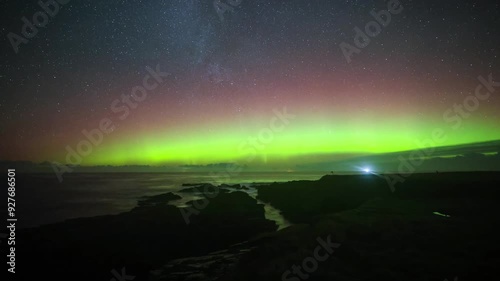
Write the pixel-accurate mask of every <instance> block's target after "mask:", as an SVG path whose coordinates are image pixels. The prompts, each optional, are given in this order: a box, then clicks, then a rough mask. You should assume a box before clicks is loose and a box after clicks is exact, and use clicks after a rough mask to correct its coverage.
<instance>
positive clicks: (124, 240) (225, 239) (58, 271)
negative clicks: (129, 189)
mask: <svg viewBox="0 0 500 281" xmlns="http://www.w3.org/2000/svg"><path fill="white" fill-rule="evenodd" d="M175 198H176V197H175V196H172V194H164V195H160V196H156V197H151V198H148V199H146V200H142V201H141V202H142V203H140V205H141V206H140V207H138V208H135V209H134V210H132V211H130V212H126V213H122V214H119V215H109V216H100V217H93V218H82V219H73V220H68V221H66V222H62V223H57V224H52V225H46V226H42V227H39V228H34V229H26V230H23V231H19V233H18V241H23V243H19V244H20V245H19V246H18V249H19V253H18V256H19V257H20V258H19V259H18V264H23V268H24V270H20V271H19V272H20V274H21V275H23V277H24V278H33V277H37V276H38V277H41V276H47V277H49V276H50V278H52V280H96V281H97V280H106V281H109V280H111V279H112V278H115V276H114V275H113V272H112V271H113V270H116V272H118V273H120V274H121V272H122V268H126V273H127V275H133V276H135V279H134V280H148V279H147V278H148V276H149V272H150V271H151V270H154V269H155V268H158V267H161V266H163V265H164V264H165V263H166V262H168V261H169V260H172V259H178V258H182V257H189V256H197V255H204V254H207V253H209V252H212V251H216V250H221V249H225V248H227V247H229V246H230V245H233V244H235V243H239V242H242V241H245V240H248V239H250V238H252V237H254V236H257V235H259V234H261V233H265V232H272V231H275V230H276V228H277V227H276V225H275V224H274V222H271V221H268V220H266V219H265V218H264V209H263V206H262V205H258V204H257V203H256V201H255V200H253V199H252V198H250V197H249V196H248V195H246V194H244V193H241V192H236V193H231V194H220V195H219V196H217V197H215V198H213V199H210V202H209V204H208V205H207V206H206V207H205V208H204V209H201V210H199V214H198V215H193V216H191V220H190V223H189V224H186V222H185V220H184V218H183V216H182V215H181V212H180V210H179V209H178V208H176V207H174V206H170V205H167V204H165V202H166V201H168V200H172V199H175ZM26 280H28V279H26Z"/></svg>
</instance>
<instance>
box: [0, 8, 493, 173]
mask: <svg viewBox="0 0 500 281" xmlns="http://www.w3.org/2000/svg"><path fill="white" fill-rule="evenodd" d="M21 2H22V3H21ZM234 2H236V3H238V1H234ZM240 2H241V3H240V4H239V5H235V7H232V9H233V10H234V12H230V11H226V12H224V13H223V14H222V16H221V17H220V16H219V15H218V13H217V11H216V9H215V7H214V2H213V1H212V0H173V1H167V0H162V1H159V0H150V1H116V0H111V1H77V0H73V1H69V2H68V3H67V4H64V5H59V6H60V7H59V11H58V12H57V13H55V15H54V16H53V17H49V20H48V22H47V24H46V25H45V26H44V27H39V28H38V33H37V34H36V35H35V36H33V38H29V39H26V41H27V42H26V43H20V44H19V46H18V50H17V53H16V51H15V50H14V49H15V48H14V47H13V46H12V44H11V43H10V41H9V36H8V34H9V33H10V32H12V33H15V34H16V35H17V36H21V35H22V34H21V29H22V27H23V21H22V20H21V18H22V17H26V18H28V19H29V20H30V21H31V20H32V18H33V14H34V13H35V12H37V11H43V10H42V8H41V7H40V6H39V5H38V4H37V1H9V3H4V2H2V4H0V7H1V10H2V25H1V31H2V38H3V41H2V45H1V48H2V49H1V65H0V85H1V95H0V115H1V120H2V122H1V123H0V135H1V140H2V141H1V146H0V159H4V160H29V161H35V162H41V161H58V162H60V163H67V160H66V155H67V153H68V152H67V146H69V147H71V148H72V149H75V150H77V146H78V144H79V142H81V141H82V140H86V139H87V138H86V137H85V136H84V135H83V134H82V130H87V131H91V130H93V129H96V128H99V127H100V123H101V120H103V119H105V120H110V121H111V124H107V126H105V127H107V128H108V129H109V131H108V132H106V133H103V138H102V141H101V142H99V144H98V145H93V146H92V148H91V150H92V151H91V152H90V153H88V155H83V156H82V157H81V158H82V162H81V164H82V165H125V164H146V165H159V164H175V165H203V164H209V163H218V162H237V161H242V160H245V161H249V160H251V161H253V162H252V163H253V164H254V165H265V164H268V165H274V164H276V165H277V164H281V165H285V166H286V165H290V166H293V165H295V164H297V163H302V162H308V161H309V162H310V161H317V160H320V159H321V160H324V159H325V158H328V157H330V158H332V157H333V158H334V157H346V155H363V154H372V153H386V152H397V151H404V150H410V149H415V148H418V142H419V141H421V140H424V139H427V138H430V137H431V136H432V134H433V130H434V129H435V128H442V129H443V130H444V131H445V134H446V139H445V140H443V141H442V142H440V143H436V145H439V146H449V145H455V144H468V143H476V142H483V141H490V140H498V139H500V111H499V110H498V109H499V108H500V97H499V94H500V88H499V87H496V91H494V92H492V93H491V95H490V96H489V97H488V98H485V99H482V100H479V99H476V100H478V101H479V103H478V104H477V105H474V104H473V105H474V106H473V107H474V109H473V110H471V111H467V110H466V109H465V110H466V113H467V114H466V116H465V115H463V116H462V117H460V119H458V118H459V117H457V116H459V115H457V114H456V113H455V111H453V112H448V113H447V114H445V113H446V112H447V110H454V105H455V104H457V105H461V104H463V103H464V100H466V99H467V97H470V96H471V95H474V91H475V89H476V87H478V85H481V82H480V80H478V77H479V76H482V77H483V78H485V79H486V80H487V79H488V76H489V75H490V74H491V75H492V77H493V78H492V79H493V80H494V81H500V71H499V70H500V65H499V59H500V51H499V46H500V36H499V34H498V28H499V27H500V18H499V15H500V3H499V2H493V1H490V2H489V3H488V2H486V1H461V0H459V1H408V0H407V1H404V0H402V1H401V6H402V7H403V8H402V11H400V12H399V13H398V14H392V16H391V21H390V22H389V23H388V24H387V26H385V27H381V32H380V34H378V35H376V36H374V37H371V38H370V42H369V44H368V45H367V46H366V47H364V48H359V50H360V52H359V53H355V54H353V55H352V56H351V62H350V63H348V61H347V60H346V57H345V56H344V54H343V52H342V49H341V48H340V45H341V44H342V42H345V43H348V44H350V45H352V46H356V45H355V43H354V37H355V31H354V28H355V27H359V28H361V29H363V30H364V28H365V25H366V24H367V23H369V22H370V21H373V20H374V18H373V16H372V15H371V14H370V12H371V11H372V10H375V11H377V12H378V11H380V10H387V9H388V4H387V3H388V1H381V0H378V1H367V0H351V1H345V0H338V1H332V0H330V1H319V0H307V1H306V0H287V1H279V0H273V1H261V0H252V1H250V0H242V1H240ZM221 3H228V2H226V1H225V0H222V1H221ZM228 5H229V4H228ZM156 68H159V70H160V72H163V74H162V75H163V76H161V77H160V78H159V79H158V80H156V79H154V78H152V79H149V80H148V81H149V82H150V83H151V84H158V85H157V87H155V89H152V90H147V96H145V97H144V100H142V101H140V102H134V103H133V105H129V104H127V103H125V102H124V101H123V99H124V98H126V99H128V100H130V98H131V96H130V95H131V92H132V90H133V89H137V87H138V86H143V80H144V78H145V77H146V76H147V75H150V76H151V74H150V73H151V71H152V69H156ZM148 69H149V70H148ZM165 73H168V75H167V74H165ZM160 80H161V83H157V82H158V81H160ZM494 88H495V87H493V89H494ZM481 93H482V94H483V95H486V93H488V90H487V87H486V86H484V87H483V88H482V89H481ZM469 100H473V99H469ZM115 101H116V102H115ZM113 104H114V106H113ZM123 106H127V108H128V109H127V110H125V109H124V108H123ZM113 107H115V108H114V109H113ZM119 108H121V109H119ZM285 108H286V111H287V112H288V114H290V115H293V118H292V117H291V118H290V119H286V121H285V122H284V121H283V120H281V119H280V118H279V117H277V115H276V112H283V110H284V109H285ZM126 112H128V113H126ZM443 115H447V118H444V117H443ZM276 118H278V119H279V121H281V123H280V122H278V123H276V124H277V125H278V126H279V130H275V126H272V125H270V124H271V123H272V122H271V121H272V120H276ZM460 120H461V121H460ZM458 122H461V123H458ZM273 128H274V129H273ZM269 132H271V134H269ZM249 138H256V139H257V141H255V142H254V143H252V141H249Z"/></svg>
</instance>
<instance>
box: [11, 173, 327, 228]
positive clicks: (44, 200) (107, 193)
mask: <svg viewBox="0 0 500 281" xmlns="http://www.w3.org/2000/svg"><path fill="white" fill-rule="evenodd" d="M324 174H325V173H240V174H238V175H237V176H233V177H231V178H229V179H227V180H226V181H225V182H224V183H227V184H242V185H245V186H247V187H249V190H240V191H244V192H247V193H248V194H249V195H250V196H252V197H253V198H255V197H256V195H257V190H256V189H255V188H253V187H252V183H272V182H286V181H290V180H317V179H319V178H320V177H321V176H323V175H324ZM23 177H25V180H27V181H26V182H27V184H26V185H27V186H23V188H22V189H20V190H19V191H18V194H17V195H18V196H19V201H20V202H23V204H22V206H21V207H20V208H19V211H18V212H19V215H20V216H22V218H23V224H22V225H21V227H30V226H36V225H41V224H48V223H54V222H59V221H63V220H66V219H70V218H77V217H92V216H97V215H106V214H117V213H121V212H126V211H129V210H131V209H132V208H134V207H135V206H136V204H137V199H139V198H141V197H143V196H151V195H157V194H161V193H165V192H174V193H176V194H179V195H180V196H182V197H183V199H182V200H179V201H177V202H174V205H176V206H183V205H185V203H186V202H187V201H190V200H194V199H201V198H202V197H201V194H189V193H179V192H178V191H179V190H181V189H183V188H187V187H186V186H182V184H183V183H193V184H196V183H206V182H213V177H212V176H210V174H209V173H169V174H139V173H121V174H120V173H113V174H111V173H110V174H68V175H65V178H64V181H63V182H62V183H59V182H58V181H57V179H56V178H55V177H54V176H53V175H46V174H38V175H28V174H25V175H23ZM234 190H235V189H234ZM259 203H261V204H264V205H265V207H264V208H265V211H266V218H268V219H270V220H274V221H276V222H277V224H278V225H279V227H280V228H283V227H286V226H288V225H289V223H288V222H287V221H286V220H285V219H284V218H283V217H282V216H281V214H280V212H279V210H277V209H275V208H273V207H272V206H270V205H269V204H265V203H262V202H259Z"/></svg>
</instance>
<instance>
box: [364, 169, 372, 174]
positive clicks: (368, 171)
mask: <svg viewBox="0 0 500 281" xmlns="http://www.w3.org/2000/svg"><path fill="white" fill-rule="evenodd" d="M363 172H365V173H367V174H369V173H371V172H372V170H371V169H370V168H363Z"/></svg>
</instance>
